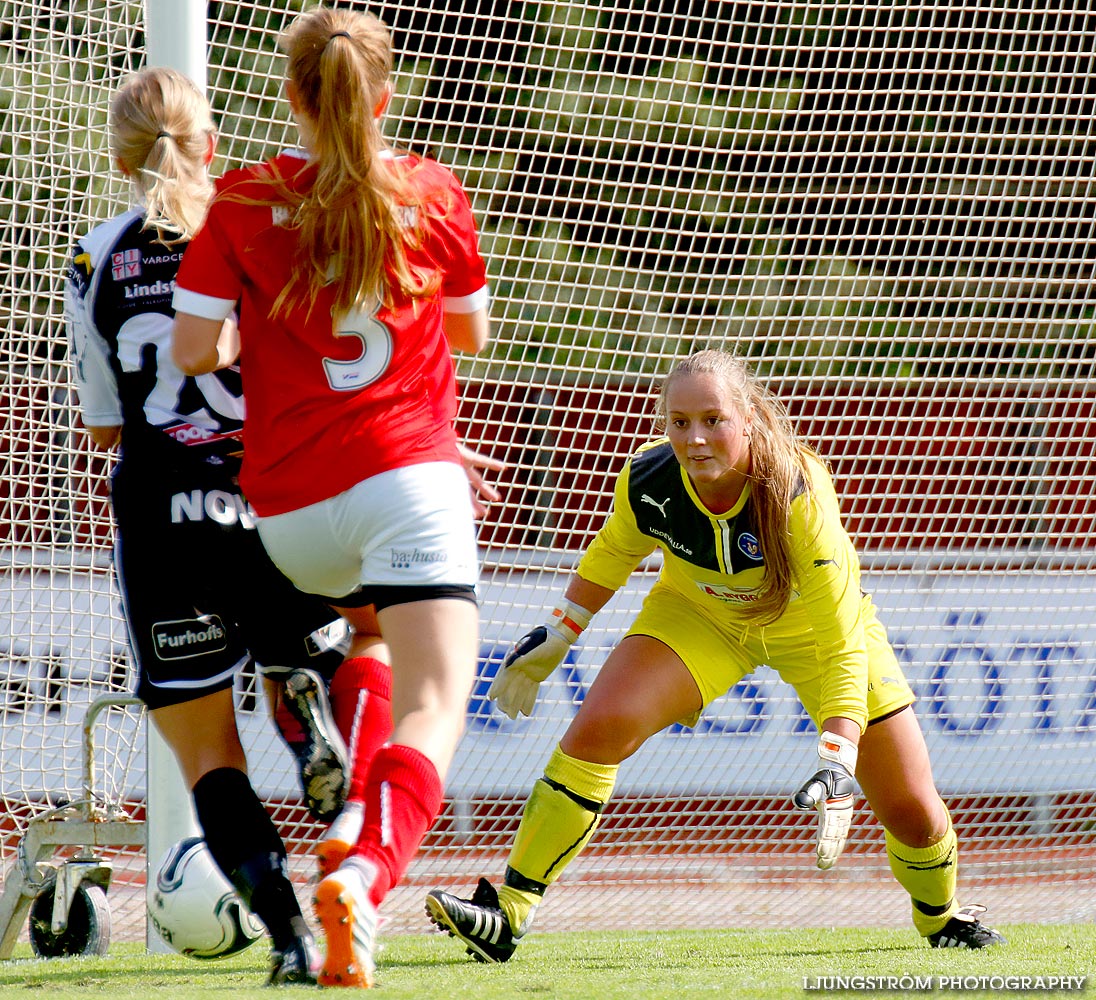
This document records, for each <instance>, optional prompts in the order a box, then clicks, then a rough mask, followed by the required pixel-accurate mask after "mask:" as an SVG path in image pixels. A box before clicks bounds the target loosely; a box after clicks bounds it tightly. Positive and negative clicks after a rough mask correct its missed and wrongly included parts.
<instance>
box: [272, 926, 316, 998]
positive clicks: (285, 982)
mask: <svg viewBox="0 0 1096 1000" xmlns="http://www.w3.org/2000/svg"><path fill="white" fill-rule="evenodd" d="M270 957H271V966H270V978H269V979H267V981H266V985H267V986H316V985H317V980H316V969H317V968H318V967H319V965H320V957H319V954H318V953H317V951H316V943H315V941H313V940H312V938H311V937H299V938H297V939H296V940H295V941H294V942H293V944H291V945H290V946H289V947H288V948H286V950H285V951H272V952H271V953H270Z"/></svg>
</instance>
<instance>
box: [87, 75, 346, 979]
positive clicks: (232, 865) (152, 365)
mask: <svg viewBox="0 0 1096 1000" xmlns="http://www.w3.org/2000/svg"><path fill="white" fill-rule="evenodd" d="M111 141H112V153H113V155H114V159H115V162H116V164H117V165H118V167H119V168H120V169H121V170H122V171H123V172H124V173H125V174H127V175H128V176H130V177H131V178H132V179H133V180H134V182H135V186H136V187H137V189H138V191H139V192H140V193H141V195H142V201H143V203H142V205H141V206H140V207H137V208H133V209H131V210H130V211H128V212H125V213H123V214H121V215H119V216H117V217H116V218H114V219H111V220H110V221H109V222H105V223H103V224H101V225H99V226H96V227H95V228H94V229H93V230H92V231H91V232H90V233H89V234H88V235H87V236H85V237H84V238H83V239H81V240H80V241H79V242H78V243H77V245H76V247H75V249H74V251H73V255H72V258H71V261H70V264H69V267H68V271H67V275H66V296H65V303H66V304H65V309H66V321H67V325H68V330H69V336H70V342H71V351H72V357H73V361H74V367H75V379H76V385H77V389H78V392H79V398H80V411H81V416H82V419H83V423H84V425H85V428H86V429H87V431H88V433H89V434H90V435H91V437H92V438H93V440H94V441H95V442H96V444H98V445H99V446H100V447H105V448H110V447H113V446H114V445H115V444H120V445H121V451H120V455H119V459H118V462H117V464H116V466H115V469H114V472H113V476H112V483H111V506H112V508H113V511H114V517H115V520H116V525H117V530H116V544H115V570H116V573H117V577H118V581H119V584H120V587H121V591H122V594H123V599H124V605H125V615H126V622H127V625H128V629H129V634H130V643H131V646H132V649H133V650H134V653H135V657H136V661H137V667H138V673H139V679H138V682H137V690H136V693H137V695H138V696H139V697H140V698H141V699H142V700H143V701H144V702H145V703H146V704H147V706H148V708H149V709H150V712H151V718H152V720H153V722H154V723H155V724H156V726H157V728H158V729H159V731H160V732H161V733H162V734H163V736H164V738H165V739H166V740H167V742H168V743H169V745H170V746H171V747H172V750H173V751H174V753H175V756H176V758H177V759H178V762H179V765H180V768H181V770H182V773H183V777H184V780H185V781H186V782H187V785H188V787H190V788H191V789H192V794H193V800H194V805H195V810H196V813H197V817H198V821H199V823H200V824H201V827H202V830H203V833H204V836H205V839H206V842H207V844H208V846H209V849H210V851H211V853H212V855H213V857H214V858H215V860H216V861H217V863H218V865H219V866H220V867H221V869H222V870H223V871H224V872H225V874H226V875H227V876H228V877H229V879H230V880H231V881H232V883H233V884H234V885H235V886H236V888H237V890H238V891H239V892H240V894H241V896H242V897H243V898H244V900H245V901H246V902H247V903H248V905H249V906H250V907H251V909H252V910H253V911H254V912H255V913H256V914H257V915H258V916H259V917H260V918H261V919H262V921H263V922H264V924H266V926H267V928H268V930H269V932H270V934H271V937H272V941H273V948H274V967H273V971H272V973H271V983H273V984H284V983H294V982H305V983H314V982H315V976H314V970H313V968H312V966H313V965H314V964H315V962H314V946H313V944H312V939H311V935H310V933H309V931H308V927H307V925H306V923H305V920H304V918H303V916H302V915H301V910H300V907H299V905H298V903H297V900H296V897H295V894H294V890H293V887H292V885H291V883H290V881H289V879H288V876H287V871H286V850H285V846H284V844H283V842H282V839H281V837H280V835H279V833H278V831H277V829H276V827H275V826H274V824H273V822H272V821H271V819H270V816H269V815H268V813H267V811H266V809H265V807H264V806H263V804H262V802H261V801H260V799H259V798H258V796H257V795H256V793H255V791H254V790H253V788H252V787H251V784H250V781H249V779H248V777H247V762H246V758H245V755H244V751H243V748H242V746H241V744H240V738H239V734H238V731H237V727H236V720H235V712H234V703H233V696H232V685H233V680H234V677H235V675H236V673H237V672H238V671H239V670H240V669H241V667H243V666H244V665H245V664H246V663H247V662H248V661H249V660H254V662H255V663H256V664H257V665H258V666H259V668H260V670H261V671H262V672H263V673H264V675H265V676H267V677H277V678H278V679H280V680H284V681H285V688H284V695H283V701H284V704H285V707H286V708H288V709H289V710H290V713H291V714H292V715H293V716H294V717H295V720H294V721H296V723H297V725H298V729H297V734H296V735H297V736H298V745H297V747H296V749H297V751H298V752H299V757H300V760H301V763H302V779H303V781H304V783H305V785H306V796H307V797H308V800H309V805H310V807H311V808H312V810H313V812H314V813H316V814H317V815H318V816H319V817H320V818H324V819H330V818H332V816H333V815H335V814H336V813H337V812H338V809H339V807H340V806H341V804H342V797H341V796H342V793H343V792H344V790H345V788H344V786H345V784H346V779H347V778H348V775H347V774H345V770H346V763H345V753H346V751H345V748H344V747H343V746H342V741H341V739H340V737H339V733H338V730H337V728H336V726H335V724H334V721H333V718H332V716H331V711H330V706H329V705H328V703H327V697H326V694H325V691H324V688H325V684H326V682H327V681H328V680H329V679H330V678H331V677H332V676H333V674H334V672H335V670H336V668H337V667H339V665H340V664H341V663H342V662H343V659H344V655H345V653H346V651H347V649H348V647H349V641H350V636H349V634H348V630H347V628H346V626H345V624H344V623H343V620H342V619H341V618H339V616H338V615H336V614H335V613H334V612H333V611H331V609H330V608H329V607H328V606H327V605H326V604H325V603H324V602H323V601H321V600H320V599H319V598H317V597H314V596H311V595H305V594H303V593H301V592H300V591H298V590H297V589H296V588H294V587H293V585H292V584H291V583H290V582H289V581H288V580H287V579H286V578H285V577H284V576H283V575H282V574H281V573H280V572H279V571H278V570H277V569H276V568H275V567H274V565H273V563H271V562H270V560H269V558H268V557H267V555H266V552H265V550H264V549H263V547H262V544H261V542H260V541H259V538H258V533H257V532H256V531H255V530H254V521H253V519H252V516H251V514H250V512H249V508H248V505H247V502H246V501H245V500H244V498H243V496H242V495H241V493H240V490H239V487H238V485H237V482H236V474H237V472H238V470H239V465H240V452H241V448H242V442H241V432H242V427H243V398H242V389H241V383H240V374H239V371H238V369H237V368H236V367H234V366H233V365H232V364H229V363H228V362H231V361H233V360H234V347H233V345H232V339H233V338H232V335H233V329H232V324H231V323H226V329H225V334H226V340H225V345H226V346H225V351H226V353H225V361H226V365H225V366H224V367H222V368H220V369H219V370H218V371H215V372H212V373H210V374H207V375H201V376H198V377H188V376H184V375H183V374H182V373H181V372H180V371H179V369H178V368H177V367H176V366H175V364H174V363H173V362H172V359H171V350H170V344H171V328H172V321H173V316H174V312H173V310H172V307H171V298H172V293H173V291H174V288H175V274H176V272H177V270H178V267H179V261H180V259H181V258H182V255H183V251H184V250H185V248H186V245H187V241H188V239H189V237H190V235H192V233H193V232H194V229H195V228H196V227H197V225H198V223H200V221H201V218H202V216H203V214H204V210H205V205H206V203H207V201H208V197H209V194H210V193H211V191H212V188H211V186H210V184H209V181H208V178H207V175H206V170H207V168H208V165H209V163H210V162H211V160H212V157H213V147H214V141H215V131H214V128H213V123H212V119H211V117H210V112H209V106H208V104H207V103H206V100H205V98H204V97H203V96H202V95H201V93H200V92H199V91H198V90H197V88H196V87H194V85H193V84H192V83H191V82H190V81H189V80H187V79H186V78H185V77H183V76H182V75H181V74H178V73H175V72H173V71H170V70H163V69H155V70H145V71H142V72H141V73H138V74H137V75H136V76H134V77H133V78H131V79H130V80H129V81H128V82H127V83H126V85H125V86H124V87H123V88H122V89H121V90H120V91H119V93H118V94H117V95H116V97H115V99H114V101H113V103H112V106H111ZM279 686H281V685H279Z"/></svg>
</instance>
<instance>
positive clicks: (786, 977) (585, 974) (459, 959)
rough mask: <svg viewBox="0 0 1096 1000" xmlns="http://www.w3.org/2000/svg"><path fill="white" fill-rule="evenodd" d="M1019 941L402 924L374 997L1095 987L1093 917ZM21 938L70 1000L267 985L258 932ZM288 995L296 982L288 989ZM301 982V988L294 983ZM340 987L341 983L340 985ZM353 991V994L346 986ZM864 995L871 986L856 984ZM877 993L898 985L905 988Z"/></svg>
mask: <svg viewBox="0 0 1096 1000" xmlns="http://www.w3.org/2000/svg"><path fill="white" fill-rule="evenodd" d="M1003 930H1004V933H1005V935H1006V936H1007V937H1008V940H1009V943H1008V945H1007V946H1005V947H1001V948H993V949H988V950H986V951H980V952H961V951H933V950H932V949H930V948H928V947H927V946H926V945H925V944H924V943H923V942H922V941H921V940H920V939H918V938H916V937H914V935H913V933H912V931H907V930H818V929H810V930H788V931H692V932H684V931H681V932H673V933H664V934H663V933H657V932H650V931H646V932H634V931H632V932H618V933H612V932H602V933H596V934H537V935H533V936H532V937H531V938H530V939H529V940H528V941H527V942H526V943H524V944H523V945H522V947H521V949H520V951H519V952H518V953H517V955H516V956H515V958H514V959H513V960H512V961H511V962H509V963H508V964H506V965H490V966H488V965H480V964H479V963H476V962H473V961H472V960H471V959H469V958H468V957H467V956H466V955H465V954H464V952H463V951H462V950H461V948H460V946H459V945H458V944H457V943H456V942H455V941H453V940H452V939H450V938H448V937H444V936H442V935H440V934H432V935H415V936H411V935H408V936H399V937H393V938H389V939H387V940H386V941H385V942H384V951H383V954H382V955H381V956H380V973H379V977H378V978H379V982H378V989H377V990H376V992H375V994H373V995H375V996H376V997H377V998H378V1000H404V998H408V1000H409V998H412V997H413V998H415V1000H435V998H436V1000H462V998H468V1000H515V998H519V1000H520V998H534V1000H539V998H546V1000H591V998H605V1000H618V998H619V1000H625V998H626V1000H637V998H641V1000H660V998H666V1000H670V998H678V997H683V996H684V997H692V996H696V997H718V998H720V1000H723V998H738V997H742V998H750V1000H765V998H769V997H801V998H807V1000H809V998H822V997H826V996H836V995H841V996H851V995H853V994H852V991H830V990H819V989H811V990H804V979H805V978H806V979H808V980H809V981H811V982H812V983H813V982H815V981H816V980H815V977H820V976H863V977H867V976H873V977H880V976H919V977H922V978H923V979H924V978H925V977H932V990H931V991H925V992H926V993H929V994H930V995H933V996H940V995H944V994H947V993H956V992H959V991H956V990H947V989H943V988H941V986H940V985H939V983H938V980H936V978H935V977H937V976H968V977H979V976H1029V977H1036V976H1043V977H1046V976H1067V975H1069V976H1087V977H1090V978H1091V982H1089V983H1087V984H1086V987H1085V989H1084V990H1083V991H1076V992H1071V993H1064V992H1057V993H1055V994H1054V996H1056V997H1062V996H1076V995H1079V993H1081V992H1084V993H1085V994H1090V993H1096V928H1094V927H1093V926H1091V925H1082V924H1071V925H1064V926H1046V925H1038V926H1037V925H1017V926H1013V927H1006V928H1003ZM29 954H30V952H29V949H27V948H26V947H25V946H21V948H20V949H19V950H17V952H16V958H15V959H13V960H12V961H11V962H8V963H0V997H23V998H28V997H33V998H41V1000H67V998H70V997H91V996H107V997H111V998H120V1000H125V998H133V1000H136V998H142V1000H148V998H149V997H152V996H157V997H158V996H163V997H171V998H172V1000H188V998H191V997H210V996H223V997H232V998H244V1000H245V998H248V997H254V998H256V1000H257V998H265V1000H269V998H270V996H271V992H270V991H269V990H266V989H263V988H262V985H261V984H262V982H263V981H264V979H265V976H266V960H267V949H266V946H265V945H264V944H262V943H260V944H257V945H255V946H254V947H252V948H251V949H250V950H249V951H246V952H244V953H243V954H241V955H237V956H235V957H233V958H231V959H227V960H225V961H222V962H197V961H194V960H191V959H184V958H181V957H179V956H175V955H146V954H145V953H144V950H143V948H142V947H141V946H139V945H136V944H121V945H115V946H113V947H112V948H111V953H110V955H108V956H107V957H106V958H104V959H88V958H80V959H54V960H50V961H39V960H34V959H31V958H29V957H27V956H29ZM280 992H282V993H283V994H284V993H285V992H286V991H280ZM298 992H299V990H293V991H292V993H294V994H296V993H298ZM991 992H996V993H1004V994H1006V995H1007V996H1009V997H1016V996H1023V995H1036V994H1035V992H1034V991H1030V990H1029V991H1022V990H1016V989H1013V990H1008V989H1004V990H1002V989H997V990H993V991H979V990H974V991H968V990H963V991H962V993H963V995H971V994H972V993H973V995H981V996H988V995H989V994H990V993H991ZM335 995H336V996H338V995H340V994H339V993H336V994H335ZM343 995H345V994H343ZM856 995H858V996H864V995H867V996H871V995H873V993H871V992H868V993H864V992H858V993H856ZM874 995H879V996H888V997H894V996H900V995H902V993H901V992H900V991H897V990H890V991H879V992H876V993H875V994H874Z"/></svg>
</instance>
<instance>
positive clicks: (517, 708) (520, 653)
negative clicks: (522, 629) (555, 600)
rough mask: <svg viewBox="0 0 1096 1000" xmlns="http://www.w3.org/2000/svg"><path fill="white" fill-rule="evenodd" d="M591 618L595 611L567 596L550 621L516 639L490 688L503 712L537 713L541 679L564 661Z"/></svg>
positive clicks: (515, 714)
mask: <svg viewBox="0 0 1096 1000" xmlns="http://www.w3.org/2000/svg"><path fill="white" fill-rule="evenodd" d="M591 618H593V613H592V612H590V611H587V610H586V609H585V608H582V607H579V605H577V604H572V603H571V602H570V601H567V600H565V601H563V603H562V604H560V606H559V607H558V608H556V609H555V611H553V612H552V618H551V620H550V621H549V622H547V623H546V624H544V625H538V626H537V627H536V628H535V629H533V630H532V631H530V632H526V633H525V635H523V636H522V637H521V638H520V639H518V641H517V642H515V643H514V646H513V648H512V649H511V650H510V652H509V653H507V654H506V659H505V660H503V661H502V666H501V667H499V672H498V673H497V674H495V679H494V680H493V681H492V682H491V687H490V688H489V689H488V691H487V697H488V698H490V699H491V700H492V701H493V702H494V703H495V704H496V705H498V708H499V711H500V712H502V713H503V714H504V715H508V716H509V717H510V718H511V719H516V718H517V717H518V715H519V714H520V715H532V714H533V706H534V705H535V704H536V700H537V689H538V688H539V687H540V682H541V681H543V680H544V679H545V678H546V677H547V676H548V675H549V674H550V673H551V672H552V671H553V670H555V669H556V667H558V666H559V665H560V664H561V663H562V662H563V658H564V657H565V656H566V655H567V650H568V649H570V648H571V644H572V643H573V642H574V641H575V640H576V639H577V638H578V637H579V636H580V635H582V631H583V629H585V628H586V627H587V626H588V625H589V624H590V619H591Z"/></svg>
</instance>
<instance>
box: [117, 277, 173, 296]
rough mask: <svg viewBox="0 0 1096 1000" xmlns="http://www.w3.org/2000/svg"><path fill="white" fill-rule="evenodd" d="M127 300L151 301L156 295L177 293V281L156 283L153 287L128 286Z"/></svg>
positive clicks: (126, 291) (126, 287)
mask: <svg viewBox="0 0 1096 1000" xmlns="http://www.w3.org/2000/svg"><path fill="white" fill-rule="evenodd" d="M124 291H125V293H126V298H127V299H150V298H152V297H153V296H156V295H171V294H173V293H174V291H175V280H174V279H172V280H171V281H154V282H153V283H152V284H151V285H126V286H125V289H124Z"/></svg>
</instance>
